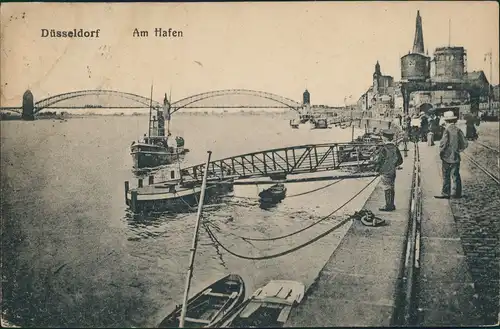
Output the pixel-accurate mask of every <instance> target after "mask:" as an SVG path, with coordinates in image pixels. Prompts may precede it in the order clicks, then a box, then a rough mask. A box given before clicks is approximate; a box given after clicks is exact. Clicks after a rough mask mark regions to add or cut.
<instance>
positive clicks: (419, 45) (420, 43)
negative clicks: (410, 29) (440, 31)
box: [413, 10, 424, 54]
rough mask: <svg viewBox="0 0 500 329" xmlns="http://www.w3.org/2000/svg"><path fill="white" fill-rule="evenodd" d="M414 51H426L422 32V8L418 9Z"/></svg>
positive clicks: (419, 52)
mask: <svg viewBox="0 0 500 329" xmlns="http://www.w3.org/2000/svg"><path fill="white" fill-rule="evenodd" d="M413 53H417V54H423V53H424V34H423V32H422V18H421V17H420V10H417V21H416V25H415V40H414V41H413Z"/></svg>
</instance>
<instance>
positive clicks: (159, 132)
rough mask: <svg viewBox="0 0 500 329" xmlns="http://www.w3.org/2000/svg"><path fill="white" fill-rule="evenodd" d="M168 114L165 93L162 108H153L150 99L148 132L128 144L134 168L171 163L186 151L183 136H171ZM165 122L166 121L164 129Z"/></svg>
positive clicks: (167, 102) (168, 106)
mask: <svg viewBox="0 0 500 329" xmlns="http://www.w3.org/2000/svg"><path fill="white" fill-rule="evenodd" d="M151 98H152V88H151ZM155 113H156V114H155ZM170 116H171V115H170V102H169V101H168V99H167V95H166V94H165V98H164V100H163V108H162V109H161V108H159V107H156V108H154V109H153V106H152V100H151V104H150V109H149V130H148V134H147V135H146V134H144V137H143V138H142V139H141V140H139V141H137V142H135V141H134V142H132V145H131V146H130V154H131V155H132V159H133V167H134V170H143V169H145V168H155V167H158V166H162V165H167V164H171V163H173V162H175V161H178V160H179V159H180V156H181V155H183V154H185V153H186V152H188V150H187V149H185V148H184V143H185V141H184V138H182V137H180V136H172V134H171V133H170ZM165 122H167V127H166V131H165Z"/></svg>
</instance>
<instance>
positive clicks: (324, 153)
mask: <svg viewBox="0 0 500 329" xmlns="http://www.w3.org/2000/svg"><path fill="white" fill-rule="evenodd" d="M377 145H378V144H376V143H369V144H368V143H325V144H307V145H299V146H290V147H283V148H276V149H269V150H265V151H258V152H252V153H247V154H242V155H237V156H232V157H228V158H224V159H220V160H214V161H210V162H209V163H208V175H207V179H208V180H209V181H213V180H237V179H245V178H257V177H270V178H271V179H285V178H286V176H287V175H296V174H304V173H314V172H321V171H333V170H339V169H344V168H346V169H348V168H353V167H354V168H357V170H356V171H358V172H360V171H369V169H370V166H371V162H370V159H371V157H372V156H373V153H374V152H375V151H376V149H377ZM205 167H206V164H204V163H203V164H198V165H194V166H191V167H187V168H183V169H181V170H180V174H181V178H182V180H183V181H199V182H201V180H202V177H203V175H204V172H205Z"/></svg>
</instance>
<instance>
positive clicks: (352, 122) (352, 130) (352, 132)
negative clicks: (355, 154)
mask: <svg viewBox="0 0 500 329" xmlns="http://www.w3.org/2000/svg"><path fill="white" fill-rule="evenodd" d="M352 111H353V109H352V107H351V142H354V121H353V119H352Z"/></svg>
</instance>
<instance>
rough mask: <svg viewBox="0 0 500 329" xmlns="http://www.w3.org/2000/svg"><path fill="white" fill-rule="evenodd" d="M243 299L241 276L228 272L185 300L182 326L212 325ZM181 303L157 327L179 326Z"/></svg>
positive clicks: (243, 290)
mask: <svg viewBox="0 0 500 329" xmlns="http://www.w3.org/2000/svg"><path fill="white" fill-rule="evenodd" d="M244 299H245V283H244V282H243V279H242V278H241V276H239V275H237V274H229V275H227V276H225V277H223V278H222V279H220V280H218V281H216V282H214V283H213V284H211V285H210V286H208V287H207V288H206V289H204V290H203V291H201V292H199V293H198V294H196V295H194V296H193V297H192V298H190V299H189V300H188V302H187V311H186V317H185V319H184V321H185V322H184V326H185V327H189V328H199V327H214V326H217V324H218V323H219V322H220V321H221V320H222V319H223V318H224V316H226V315H227V314H229V313H230V312H231V311H232V310H234V308H235V307H237V306H238V305H240V304H241V303H242V302H243V300H244ZM181 311H182V305H178V306H177V307H176V308H175V310H174V311H173V312H172V313H170V314H169V315H168V316H167V317H166V318H165V319H164V320H163V321H162V322H161V323H160V324H159V326H158V328H176V327H179V322H180V316H181Z"/></svg>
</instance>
